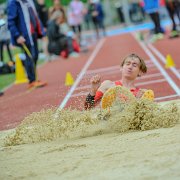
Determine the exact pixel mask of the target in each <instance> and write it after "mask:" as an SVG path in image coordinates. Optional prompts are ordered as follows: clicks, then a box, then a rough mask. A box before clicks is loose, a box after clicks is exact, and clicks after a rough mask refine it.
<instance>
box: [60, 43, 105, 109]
mask: <svg viewBox="0 0 180 180" xmlns="http://www.w3.org/2000/svg"><path fill="white" fill-rule="evenodd" d="M104 42H105V39H102V40H101V41H99V43H98V44H97V46H96V48H95V50H94V51H93V53H92V54H91V56H90V57H89V59H88V60H87V63H86V64H85V66H84V67H83V69H82V70H81V72H80V74H79V76H78V77H77V79H76V80H75V82H74V84H73V86H72V87H71V89H70V90H69V92H68V93H67V95H66V96H65V98H64V99H63V101H62V102H61V104H60V105H59V108H60V109H63V108H64V107H65V105H66V103H67V102H68V100H69V99H70V97H71V95H72V94H73V92H74V90H75V89H76V87H77V86H78V84H79V82H80V81H81V79H82V78H83V76H84V75H85V73H86V71H87V69H88V67H89V66H90V65H91V63H92V62H93V60H94V58H95V57H96V55H97V54H98V52H99V50H100V49H101V48H102V46H103V44H104Z"/></svg>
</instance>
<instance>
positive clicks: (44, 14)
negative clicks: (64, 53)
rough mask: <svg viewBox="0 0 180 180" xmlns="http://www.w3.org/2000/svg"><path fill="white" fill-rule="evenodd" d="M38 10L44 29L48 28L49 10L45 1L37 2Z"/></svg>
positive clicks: (39, 0)
mask: <svg viewBox="0 0 180 180" xmlns="http://www.w3.org/2000/svg"><path fill="white" fill-rule="evenodd" d="M36 9H37V13H38V15H39V18H40V20H41V22H42V24H43V26H44V28H47V22H48V8H47V7H46V5H45V0H37V2H36Z"/></svg>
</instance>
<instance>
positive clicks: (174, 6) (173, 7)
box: [165, 0, 180, 38]
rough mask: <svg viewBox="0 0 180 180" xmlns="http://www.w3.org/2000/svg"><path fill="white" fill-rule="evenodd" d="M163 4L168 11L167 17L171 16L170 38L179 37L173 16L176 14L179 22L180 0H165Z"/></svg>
mask: <svg viewBox="0 0 180 180" xmlns="http://www.w3.org/2000/svg"><path fill="white" fill-rule="evenodd" d="M165 4H166V8H167V10H168V13H169V17H170V18H171V20H172V23H173V26H172V30H171V35H170V38H173V37H179V34H178V32H177V25H176V21H175V17H174V16H175V15H177V17H178V19H179V22H180V2H179V1H178V0H165Z"/></svg>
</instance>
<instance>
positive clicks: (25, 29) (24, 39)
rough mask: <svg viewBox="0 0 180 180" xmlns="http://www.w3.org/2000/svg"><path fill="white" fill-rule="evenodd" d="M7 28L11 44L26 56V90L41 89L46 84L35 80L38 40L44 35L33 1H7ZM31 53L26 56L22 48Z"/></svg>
mask: <svg viewBox="0 0 180 180" xmlns="http://www.w3.org/2000/svg"><path fill="white" fill-rule="evenodd" d="M7 10H8V11H7V12H8V28H9V30H10V32H11V40H12V44H13V45H15V46H18V47H21V48H22V49H23V50H24V52H25V55H26V60H25V68H26V72H27V76H28V79H29V86H28V89H31V88H37V87H43V86H45V85H46V84H47V83H45V82H41V81H37V80H36V64H37V60H38V53H39V52H38V43H37V40H38V38H42V37H43V36H44V35H45V32H44V29H43V26H42V23H41V21H40V19H39V17H38V14H37V11H36V8H35V5H34V2H33V0H8V6H7ZM25 46H26V47H27V48H28V50H29V51H30V53H31V57H30V55H28V53H27V51H26V50H25V48H24V47H25Z"/></svg>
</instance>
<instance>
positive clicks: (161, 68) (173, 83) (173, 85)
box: [132, 34, 180, 95]
mask: <svg viewBox="0 0 180 180" xmlns="http://www.w3.org/2000/svg"><path fill="white" fill-rule="evenodd" d="M132 36H133V37H134V39H135V40H136V41H137V42H138V43H139V45H140V46H141V48H142V49H143V50H144V51H145V53H146V54H147V55H148V56H149V57H150V59H151V60H152V61H153V63H154V64H155V65H156V67H157V68H158V69H159V71H160V72H161V73H162V74H163V76H164V77H165V78H166V80H167V81H168V83H169V85H170V86H171V87H172V88H173V89H174V91H175V92H176V93H177V95H180V89H179V87H178V86H177V85H176V83H175V82H174V81H173V79H172V78H171V77H170V76H169V74H168V73H167V72H166V71H165V70H164V69H163V67H162V66H161V65H160V63H159V62H158V60H157V59H156V58H155V57H154V55H153V54H152V53H151V51H150V50H149V49H148V48H147V47H146V46H145V45H144V44H143V43H142V42H140V41H138V40H137V39H136V38H135V35H134V34H132Z"/></svg>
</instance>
